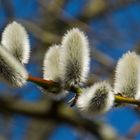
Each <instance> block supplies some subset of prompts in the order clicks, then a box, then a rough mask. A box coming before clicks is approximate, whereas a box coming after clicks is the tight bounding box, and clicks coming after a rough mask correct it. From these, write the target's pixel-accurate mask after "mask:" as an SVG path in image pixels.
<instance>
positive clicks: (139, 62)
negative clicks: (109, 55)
mask: <svg viewBox="0 0 140 140" xmlns="http://www.w3.org/2000/svg"><path fill="white" fill-rule="evenodd" d="M139 67H140V57H139V56H138V55H137V54H136V53H135V52H130V51H129V52H127V53H125V54H124V55H123V56H122V57H121V58H120V59H119V61H118V63H117V66H116V73H115V82H114V92H115V93H116V94H117V93H121V94H122V95H123V96H125V97H130V98H135V97H136V95H137V86H138V73H139Z"/></svg>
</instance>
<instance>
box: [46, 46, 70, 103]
mask: <svg viewBox="0 0 140 140" xmlns="http://www.w3.org/2000/svg"><path fill="white" fill-rule="evenodd" d="M60 55H61V46H59V45H53V46H51V47H50V48H49V50H47V51H46V53H45V56H44V62H43V78H44V79H46V80H53V81H55V82H59V83H60V81H61V78H60ZM43 91H44V92H45V93H47V96H50V97H51V98H53V99H57V100H59V99H61V98H63V97H65V96H66V93H67V92H65V91H64V90H61V91H59V92H58V93H52V92H47V91H46V90H43Z"/></svg>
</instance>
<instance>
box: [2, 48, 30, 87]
mask: <svg viewBox="0 0 140 140" xmlns="http://www.w3.org/2000/svg"><path fill="white" fill-rule="evenodd" d="M27 78H28V73H27V71H26V69H25V68H24V67H23V65H22V64H21V63H19V62H18V61H17V60H16V59H15V58H14V57H13V55H11V54H10V53H9V51H8V50H6V49H5V48H4V47H2V46H0V80H2V81H4V82H7V83H8V84H9V85H12V86H15V87H22V86H23V85H25V83H26V80H27Z"/></svg>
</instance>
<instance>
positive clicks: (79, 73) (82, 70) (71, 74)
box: [60, 28, 90, 85]
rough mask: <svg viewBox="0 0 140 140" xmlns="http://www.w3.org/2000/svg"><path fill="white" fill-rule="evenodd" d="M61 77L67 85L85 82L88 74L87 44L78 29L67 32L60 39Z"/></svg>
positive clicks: (85, 38)
mask: <svg viewBox="0 0 140 140" xmlns="http://www.w3.org/2000/svg"><path fill="white" fill-rule="evenodd" d="M60 60H61V77H62V80H63V81H64V83H66V84H68V85H74V84H79V83H81V82H85V80H86V78H87V75H88V72H89V61H90V58H89V43H88V40H87V37H86V36H85V35H84V33H83V32H82V31H80V30H79V29H78V28H73V29H71V30H70V31H68V32H67V33H66V34H65V36H64V37H63V39H62V53H61V57H60Z"/></svg>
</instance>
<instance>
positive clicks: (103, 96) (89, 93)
mask: <svg viewBox="0 0 140 140" xmlns="http://www.w3.org/2000/svg"><path fill="white" fill-rule="evenodd" d="M113 103H114V94H113V92H112V88H111V86H110V84H109V83H107V82H105V81H103V82H98V83H95V84H94V85H93V86H91V87H88V88H86V89H84V90H83V93H82V94H81V95H80V96H79V98H78V100H77V103H76V105H77V108H78V109H79V111H80V112H81V113H84V114H85V115H98V114H102V113H105V112H107V111H108V110H109V109H111V107H112V106H113Z"/></svg>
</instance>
